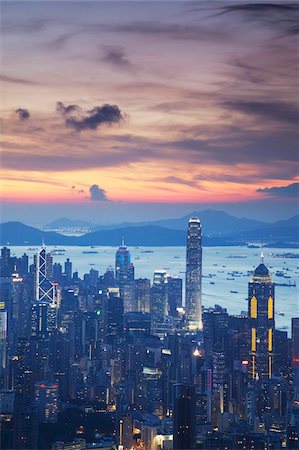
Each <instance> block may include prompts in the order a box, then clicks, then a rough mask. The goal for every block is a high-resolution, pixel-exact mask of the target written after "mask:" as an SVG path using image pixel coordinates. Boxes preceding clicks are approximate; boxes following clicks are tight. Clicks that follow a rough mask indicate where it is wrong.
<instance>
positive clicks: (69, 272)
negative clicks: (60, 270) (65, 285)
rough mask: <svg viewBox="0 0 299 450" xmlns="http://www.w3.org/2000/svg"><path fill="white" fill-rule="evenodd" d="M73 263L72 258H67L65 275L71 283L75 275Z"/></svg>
mask: <svg viewBox="0 0 299 450" xmlns="http://www.w3.org/2000/svg"><path fill="white" fill-rule="evenodd" d="M72 266H73V265H72V262H71V261H70V258H66V261H65V263H64V273H65V277H66V279H67V281H70V280H71V278H72V275H73V269H72Z"/></svg>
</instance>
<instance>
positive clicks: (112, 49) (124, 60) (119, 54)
mask: <svg viewBox="0 0 299 450" xmlns="http://www.w3.org/2000/svg"><path fill="white" fill-rule="evenodd" d="M102 60H103V61H105V62H108V63H110V64H113V65H115V66H118V67H121V68H125V69H128V68H132V67H133V66H134V65H133V64H132V63H131V61H130V60H129V58H128V57H127V55H126V53H125V51H124V49H123V48H122V47H118V46H107V47H105V48H104V56H103V58H102Z"/></svg>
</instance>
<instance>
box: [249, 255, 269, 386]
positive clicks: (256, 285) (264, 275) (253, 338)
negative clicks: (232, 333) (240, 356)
mask: <svg viewBox="0 0 299 450" xmlns="http://www.w3.org/2000/svg"><path fill="white" fill-rule="evenodd" d="M274 286H275V284H274V283H273V281H272V275H271V273H270V272H269V270H268V269H267V267H266V266H265V264H264V255H263V251H262V253H261V260H260V264H259V265H258V267H257V268H256V269H255V271H254V272H253V274H252V276H251V278H250V281H249V284H248V318H249V333H250V336H249V345H250V351H249V373H250V377H251V378H252V379H255V380H257V379H261V380H263V379H271V378H272V367H273V355H274V350H273V337H274V329H275V320H274V317H275V315H274V314H275V310H274Z"/></svg>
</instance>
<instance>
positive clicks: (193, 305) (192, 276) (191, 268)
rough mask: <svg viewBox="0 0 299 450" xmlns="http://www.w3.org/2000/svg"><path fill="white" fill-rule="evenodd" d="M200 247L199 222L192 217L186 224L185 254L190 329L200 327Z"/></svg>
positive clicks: (187, 309)
mask: <svg viewBox="0 0 299 450" xmlns="http://www.w3.org/2000/svg"><path fill="white" fill-rule="evenodd" d="M201 278H202V247H201V223H200V220H199V218H198V217H192V218H191V219H190V220H189V224H188V234H187V254H186V299H185V308H186V319H187V326H188V328H189V329H190V330H201V329H202V300H201Z"/></svg>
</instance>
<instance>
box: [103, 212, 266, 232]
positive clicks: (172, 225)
mask: <svg viewBox="0 0 299 450" xmlns="http://www.w3.org/2000/svg"><path fill="white" fill-rule="evenodd" d="M192 216H196V217H199V218H200V220H201V222H202V227H203V228H202V230H203V235H205V236H211V237H212V236H213V237H216V236H217V237H225V236H231V235H233V234H235V233H239V232H241V231H247V230H253V229H257V228H262V227H266V226H268V225H269V224H267V223H266V222H261V221H258V220H253V219H246V218H243V219H238V218H237V217H234V216H231V215H230V214H227V213H225V212H223V211H215V210H212V209H206V210H204V211H193V212H192V213H190V214H188V215H186V216H183V217H179V218H177V219H165V220H156V221H151V222H139V223H138V222H124V223H121V224H118V225H109V226H103V225H101V226H98V227H95V230H105V229H106V230H107V229H110V230H111V229H115V228H127V227H143V226H148V225H153V226H158V227H163V228H169V229H172V230H184V231H186V229H187V226H188V221H189V219H190V217H192Z"/></svg>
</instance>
